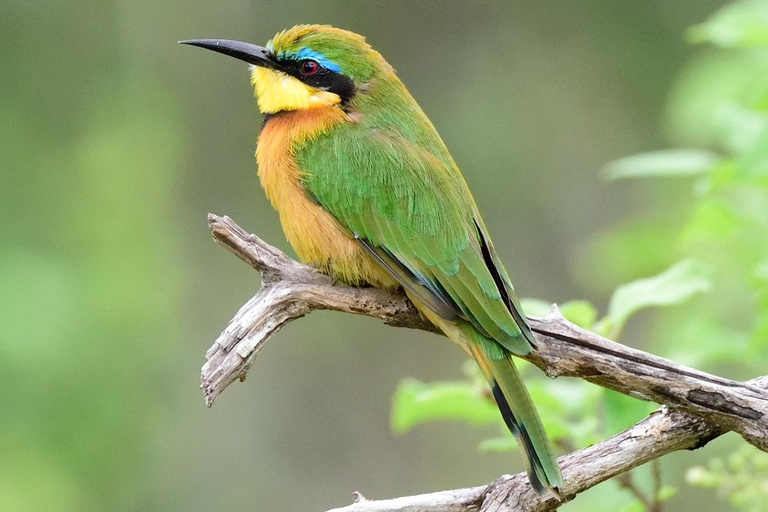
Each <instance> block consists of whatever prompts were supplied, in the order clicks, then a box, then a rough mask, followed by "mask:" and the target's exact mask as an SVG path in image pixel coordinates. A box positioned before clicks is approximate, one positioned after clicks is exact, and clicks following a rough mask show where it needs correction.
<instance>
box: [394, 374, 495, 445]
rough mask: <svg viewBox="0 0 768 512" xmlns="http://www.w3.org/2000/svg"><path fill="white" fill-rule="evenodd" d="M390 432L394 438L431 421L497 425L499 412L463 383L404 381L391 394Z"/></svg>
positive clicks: (491, 403)
mask: <svg viewBox="0 0 768 512" xmlns="http://www.w3.org/2000/svg"><path fill="white" fill-rule="evenodd" d="M393 400H394V403H393V405H392V430H393V431H394V432H396V433H398V434H401V433H404V432H407V431H408V430H410V429H411V428H413V427H414V426H416V425H419V424H422V423H426V422H428V421H434V420H446V419H456V420H463V421H467V422H469V423H473V424H475V425H488V424H493V423H496V422H498V421H499V418H500V416H499V411H498V409H497V408H496V406H495V405H494V404H493V402H492V401H491V400H489V399H488V398H486V397H485V396H484V395H483V394H482V393H481V392H480V390H479V388H477V387H476V386H472V385H470V384H468V383H464V382H434V383H429V384H426V383H423V382H419V381H417V380H413V379H407V380H404V381H403V382H401V383H400V386H398V388H397V391H395V396H394V399H393Z"/></svg>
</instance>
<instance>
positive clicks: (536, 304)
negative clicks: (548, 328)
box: [520, 298, 552, 318]
mask: <svg viewBox="0 0 768 512" xmlns="http://www.w3.org/2000/svg"><path fill="white" fill-rule="evenodd" d="M520 306H521V307H522V308H523V312H524V313H525V314H526V316H537V317H539V318H544V317H546V316H547V315H549V312H550V311H551V310H552V304H551V303H549V302H546V301H543V300H541V299H527V298H526V299H520Z"/></svg>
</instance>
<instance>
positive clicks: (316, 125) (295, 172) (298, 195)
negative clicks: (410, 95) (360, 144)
mask: <svg viewBox="0 0 768 512" xmlns="http://www.w3.org/2000/svg"><path fill="white" fill-rule="evenodd" d="M343 122H349V119H348V117H347V115H346V114H345V113H344V112H343V111H342V110H341V109H339V108H334V107H329V108H313V109H309V110H302V111H296V112H286V113H281V114H277V115H275V116H273V117H271V118H270V119H269V120H268V121H267V122H266V124H265V126H264V128H263V129H262V132H261V135H259V143H258V147H257V149H256V161H257V163H258V167H259V171H258V172H259V179H260V180H261V185H262V187H263V188H264V191H265V192H266V194H267V198H268V199H269V200H270V202H271V203H272V206H274V208H275V209H276V210H277V212H278V213H279V215H280V223H281V224H282V227H283V231H284V232H285V236H286V238H287V239H288V242H289V243H290V244H291V246H292V247H293V249H294V250H295V251H296V254H297V255H298V257H299V259H300V260H301V261H303V262H305V263H310V264H312V265H314V266H316V267H318V268H320V269H321V270H322V271H324V272H326V273H328V274H330V275H332V276H333V277H335V278H337V279H339V280H341V281H343V282H346V283H349V284H372V285H374V286H384V287H394V286H396V285H395V283H394V281H393V280H392V279H391V278H389V276H388V275H387V274H386V273H385V272H384V271H383V269H381V268H380V267H379V265H378V264H377V263H376V262H375V261H374V260H373V259H372V258H370V257H369V256H368V254H367V253H365V251H364V250H363V249H362V247H361V246H360V245H359V244H358V243H357V242H356V241H355V240H353V239H352V238H351V237H350V236H349V235H348V234H347V233H345V232H344V231H343V230H342V229H341V228H340V226H339V224H338V223H337V222H336V220H335V219H334V218H333V216H332V215H331V214H330V213H328V212H327V211H325V210H324V209H323V208H322V207H321V206H319V205H318V204H316V203H314V202H312V201H311V200H310V199H309V197H308V195H307V194H306V192H305V190H304V188H303V185H302V183H301V178H302V173H303V171H302V170H300V169H299V168H298V167H297V165H296V159H295V157H294V148H295V147H297V146H298V145H300V144H302V143H304V142H306V141H309V140H311V139H312V138H313V137H316V136H317V135H318V134H320V133H322V132H324V131H325V130H328V129H330V128H332V127H333V126H334V125H336V124H339V123H343Z"/></svg>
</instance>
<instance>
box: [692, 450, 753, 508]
mask: <svg viewBox="0 0 768 512" xmlns="http://www.w3.org/2000/svg"><path fill="white" fill-rule="evenodd" d="M685 480H686V481H687V482H688V484H690V485H693V486H696V487H703V488H710V489H716V490H717V494H718V496H719V497H720V498H722V499H726V500H728V501H729V502H730V503H731V504H732V505H733V506H734V507H735V508H737V509H738V510H741V511H743V512H762V511H763V510H765V504H766V501H768V454H766V453H764V452H761V451H759V450H757V449H756V448H755V447H753V446H749V445H744V446H742V447H741V448H739V449H738V450H736V452H735V453H733V454H731V455H729V456H728V457H726V458H721V457H716V458H714V459H712V460H710V461H709V463H708V464H707V465H706V466H694V467H692V468H689V469H688V471H687V472H686V474H685Z"/></svg>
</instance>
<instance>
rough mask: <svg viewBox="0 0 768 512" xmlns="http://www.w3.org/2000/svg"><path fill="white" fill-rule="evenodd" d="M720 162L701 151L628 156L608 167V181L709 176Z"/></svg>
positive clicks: (665, 151)
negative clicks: (706, 174)
mask: <svg viewBox="0 0 768 512" xmlns="http://www.w3.org/2000/svg"><path fill="white" fill-rule="evenodd" d="M720 160H721V158H720V157H719V156H718V155H716V154H715V153H713V152H711V151H704V150H701V149H671V150H664V151H653V152H651V153H643V154H641V155H634V156H628V157H626V158H621V159H619V160H615V161H613V162H611V163H610V164H609V165H607V166H606V167H605V170H604V173H605V176H606V178H608V179H611V180H615V179H620V178H653V177H668V176H680V177H687V176H696V175H700V174H705V173H707V172H710V171H711V170H712V169H714V168H715V166H717V164H718V163H719V162H720Z"/></svg>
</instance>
